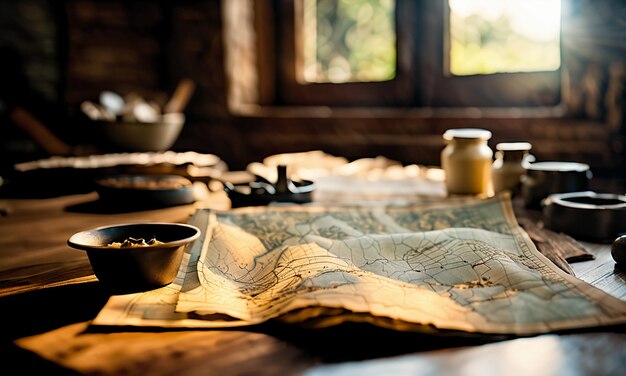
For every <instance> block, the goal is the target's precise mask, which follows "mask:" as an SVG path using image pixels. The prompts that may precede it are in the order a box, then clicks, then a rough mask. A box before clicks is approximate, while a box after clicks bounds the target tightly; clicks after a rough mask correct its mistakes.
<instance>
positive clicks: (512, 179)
mask: <svg viewBox="0 0 626 376" xmlns="http://www.w3.org/2000/svg"><path fill="white" fill-rule="evenodd" d="M531 148H532V146H531V144H530V143H528V142H502V143H499V144H497V145H496V159H495V161H493V164H492V166H491V180H492V182H493V190H494V192H495V193H498V192H504V191H510V192H511V193H512V194H516V193H517V192H518V190H519V187H520V185H521V179H522V176H524V175H525V174H526V168H525V167H524V165H525V164H527V163H530V162H533V161H534V157H533V156H532V155H531V154H530V149H531Z"/></svg>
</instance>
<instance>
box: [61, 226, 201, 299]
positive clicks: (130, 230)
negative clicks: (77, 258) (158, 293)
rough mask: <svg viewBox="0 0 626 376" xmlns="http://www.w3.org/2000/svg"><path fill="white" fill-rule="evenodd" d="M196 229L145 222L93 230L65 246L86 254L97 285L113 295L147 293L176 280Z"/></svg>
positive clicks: (69, 241) (77, 236)
mask: <svg viewBox="0 0 626 376" xmlns="http://www.w3.org/2000/svg"><path fill="white" fill-rule="evenodd" d="M199 236H200V229H199V228H197V227H196V226H193V225H190V224H184V223H170V222H145V223H124V224H115V225H110V226H103V227H97V228H93V229H89V230H85V231H80V232H77V233H75V234H74V235H72V236H71V237H70V238H69V239H68V240H67V244H68V245H69V246H70V247H72V248H74V249H77V250H81V251H86V253H87V256H88V257H89V262H90V263H91V267H92V269H93V272H94V274H95V275H96V277H97V278H98V280H99V281H100V283H101V284H102V285H103V286H104V287H106V288H107V289H109V290H111V291H112V292H114V293H126V292H135V291H144V290H150V289H154V288H158V287H162V286H165V285H168V284H170V283H171V282H173V281H174V279H175V278H176V274H177V273H178V268H179V267H180V263H181V260H182V257H183V254H184V252H185V247H188V246H190V245H191V244H192V243H193V242H194V241H195V240H196V239H198V237H199Z"/></svg>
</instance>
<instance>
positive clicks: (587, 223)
mask: <svg viewBox="0 0 626 376" xmlns="http://www.w3.org/2000/svg"><path fill="white" fill-rule="evenodd" d="M543 205H544V206H543V217H544V224H545V226H546V227H548V228H550V229H552V230H554V231H558V232H564V233H566V234H568V235H571V236H572V237H574V238H578V239H581V240H589V241H594V242H599V243H610V242H612V241H613V240H614V239H615V238H616V237H617V236H619V235H620V234H621V233H624V232H626V195H617V194H611V193H595V192H590V191H585V192H570V193H560V194H552V195H550V196H548V198H546V199H545V201H544V202H543Z"/></svg>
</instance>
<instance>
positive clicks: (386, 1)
mask: <svg viewBox="0 0 626 376" xmlns="http://www.w3.org/2000/svg"><path fill="white" fill-rule="evenodd" d="M303 5H304V8H303V16H304V17H303V24H302V32H303V38H304V39H303V48H304V51H303V57H304V69H303V76H304V77H303V79H304V81H305V82H336V83H339V82H372V81H387V80H390V79H393V78H394V77H395V74H396V31H395V30H396V27H395V1H393V0H304V1H303Z"/></svg>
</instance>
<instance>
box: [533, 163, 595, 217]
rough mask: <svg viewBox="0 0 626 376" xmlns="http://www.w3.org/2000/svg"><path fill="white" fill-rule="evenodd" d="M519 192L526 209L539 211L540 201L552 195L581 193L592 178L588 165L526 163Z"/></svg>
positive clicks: (586, 188)
mask: <svg viewBox="0 0 626 376" xmlns="http://www.w3.org/2000/svg"><path fill="white" fill-rule="evenodd" d="M524 167H525V168H526V175H525V176H523V177H522V187H521V192H522V196H523V199H524V204H525V206H526V207H527V208H533V209H540V208H541V201H542V200H543V199H545V198H546V197H548V195H551V194H553V193H567V192H582V191H586V190H588V189H589V181H590V180H591V178H592V173H591V170H590V169H589V165H587V164H584V163H577V162H535V163H527V164H526V165H525V166H524Z"/></svg>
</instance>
